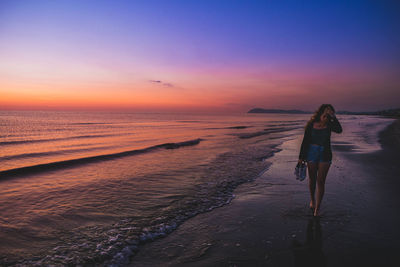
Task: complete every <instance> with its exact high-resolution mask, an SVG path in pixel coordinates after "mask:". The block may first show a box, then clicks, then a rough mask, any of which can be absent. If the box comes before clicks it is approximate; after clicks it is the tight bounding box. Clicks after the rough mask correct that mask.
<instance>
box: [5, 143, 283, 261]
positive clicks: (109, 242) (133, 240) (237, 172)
mask: <svg viewBox="0 0 400 267" xmlns="http://www.w3.org/2000/svg"><path fill="white" fill-rule="evenodd" d="M193 141H194V140H193ZM279 143H280V142H277V143H275V144H266V145H257V146H252V145H251V146H247V147H246V148H244V149H243V148H241V149H238V150H236V151H233V152H227V153H223V154H220V155H219V156H218V157H217V158H216V159H215V160H213V162H212V163H210V164H209V165H207V166H205V167H206V169H205V171H206V172H205V173H203V175H204V176H203V178H204V180H202V182H201V183H199V184H197V185H196V186H195V187H194V188H193V194H191V195H187V196H185V197H184V198H181V199H180V200H179V201H177V202H176V203H175V204H173V205H172V204H171V205H169V208H168V210H164V211H162V212H160V213H159V214H158V215H157V216H158V217H157V218H149V219H148V220H144V221H138V220H137V218H136V217H135V216H133V217H131V218H129V217H128V218H124V219H122V220H121V221H119V222H117V223H114V224H112V225H109V226H104V225H96V226H87V227H82V228H79V229H75V230H74V231H71V233H70V234H66V235H64V237H63V239H62V240H60V242H59V244H57V245H56V247H54V248H53V249H51V250H49V251H48V252H47V255H46V256H43V257H36V258H31V259H29V258H25V259H22V260H20V261H18V262H17V263H18V264H20V265H29V266H30V265H38V266H50V265H62V266H76V265H83V266H86V265H89V266H125V265H127V264H129V262H130V259H131V258H132V257H133V256H134V255H135V254H136V253H137V252H138V250H139V249H140V247H141V246H142V245H143V244H144V243H147V242H150V241H154V240H156V239H159V238H162V237H165V236H166V235H168V234H169V233H171V232H173V231H174V230H175V229H176V228H177V227H179V225H181V224H182V223H183V222H185V221H186V220H188V219H189V218H192V217H194V216H196V215H197V214H201V213H205V212H209V211H211V210H214V209H216V208H218V207H222V206H224V205H227V204H229V203H230V202H231V201H232V200H233V199H234V197H235V195H234V194H233V192H234V190H235V188H237V186H239V185H240V184H243V183H246V182H250V181H253V180H254V179H256V178H257V177H259V176H260V175H261V174H262V173H264V172H265V171H266V170H267V169H268V167H269V166H270V163H269V162H267V161H265V160H264V159H266V158H269V157H272V156H273V155H274V154H275V153H276V152H278V151H280V149H278V148H277V146H278V144H279ZM233 166H234V167H233ZM0 262H1V261H0Z"/></svg>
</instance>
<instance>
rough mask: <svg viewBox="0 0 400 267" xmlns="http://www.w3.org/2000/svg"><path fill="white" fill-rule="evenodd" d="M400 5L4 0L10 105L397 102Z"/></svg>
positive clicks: (362, 105)
mask: <svg viewBox="0 0 400 267" xmlns="http://www.w3.org/2000/svg"><path fill="white" fill-rule="evenodd" d="M396 2H397V3H396ZM399 14H400V4H399V2H398V1H389V0H382V1H369V0H361V1H350V0H349V1H321V0H319V1H279V0H276V1H244V0H243V1H235V0H227V1H219V0H214V1H205V0H198V1H194V0H182V1H152V0H143V1H99V0H96V1H86V0H85V1H53V0H49V1H40V0H38V1H28V0H26V1H22V0H17V1H14V0H10V1H5V0H2V1H0V109H2V110H5V109H36V110H37V109H67V110H71V109H72V110H74V109H79V110H81V109H89V110H91V109H96V110H97V109H99V110H133V111H215V112H224V111H226V112H245V111H247V110H248V109H250V108H253V107H264V108H284V109H287V108H290V109H292V108H296V109H305V110H314V109H315V108H316V107H317V106H318V105H319V104H321V103H331V104H333V105H334V106H335V107H336V109H338V110H351V111H361V110H379V109H385V108H397V107H400V104H399V103H400V101H399V99H400V16H399Z"/></svg>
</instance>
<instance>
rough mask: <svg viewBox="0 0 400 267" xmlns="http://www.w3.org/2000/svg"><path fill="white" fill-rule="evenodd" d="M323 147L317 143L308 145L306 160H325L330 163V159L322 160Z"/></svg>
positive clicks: (315, 161) (316, 161)
mask: <svg viewBox="0 0 400 267" xmlns="http://www.w3.org/2000/svg"><path fill="white" fill-rule="evenodd" d="M323 156H324V147H323V146H319V145H310V147H309V149H308V154H307V161H308V162H314V163H318V162H327V163H329V164H330V163H332V161H330V160H324V158H323Z"/></svg>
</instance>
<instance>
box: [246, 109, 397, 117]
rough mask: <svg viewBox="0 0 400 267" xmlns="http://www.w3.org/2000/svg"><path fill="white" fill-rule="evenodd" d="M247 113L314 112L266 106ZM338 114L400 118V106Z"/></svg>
mask: <svg viewBox="0 0 400 267" xmlns="http://www.w3.org/2000/svg"><path fill="white" fill-rule="evenodd" d="M247 113H275V114H276V113H278V114H312V113H313V112H311V111H304V110H298V109H289V110H286V109H264V108H253V109H251V110H249V111H248V112H247ZM336 113H337V114H341V115H377V116H385V117H391V118H400V108H396V109H386V110H379V111H360V112H353V111H342V110H341V111H338V112H336Z"/></svg>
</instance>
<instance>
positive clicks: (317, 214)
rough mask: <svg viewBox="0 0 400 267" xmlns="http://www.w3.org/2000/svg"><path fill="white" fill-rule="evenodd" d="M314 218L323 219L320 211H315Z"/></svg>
mask: <svg viewBox="0 0 400 267" xmlns="http://www.w3.org/2000/svg"><path fill="white" fill-rule="evenodd" d="M314 217H321V213H320V210H319V209H315V210H314Z"/></svg>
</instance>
